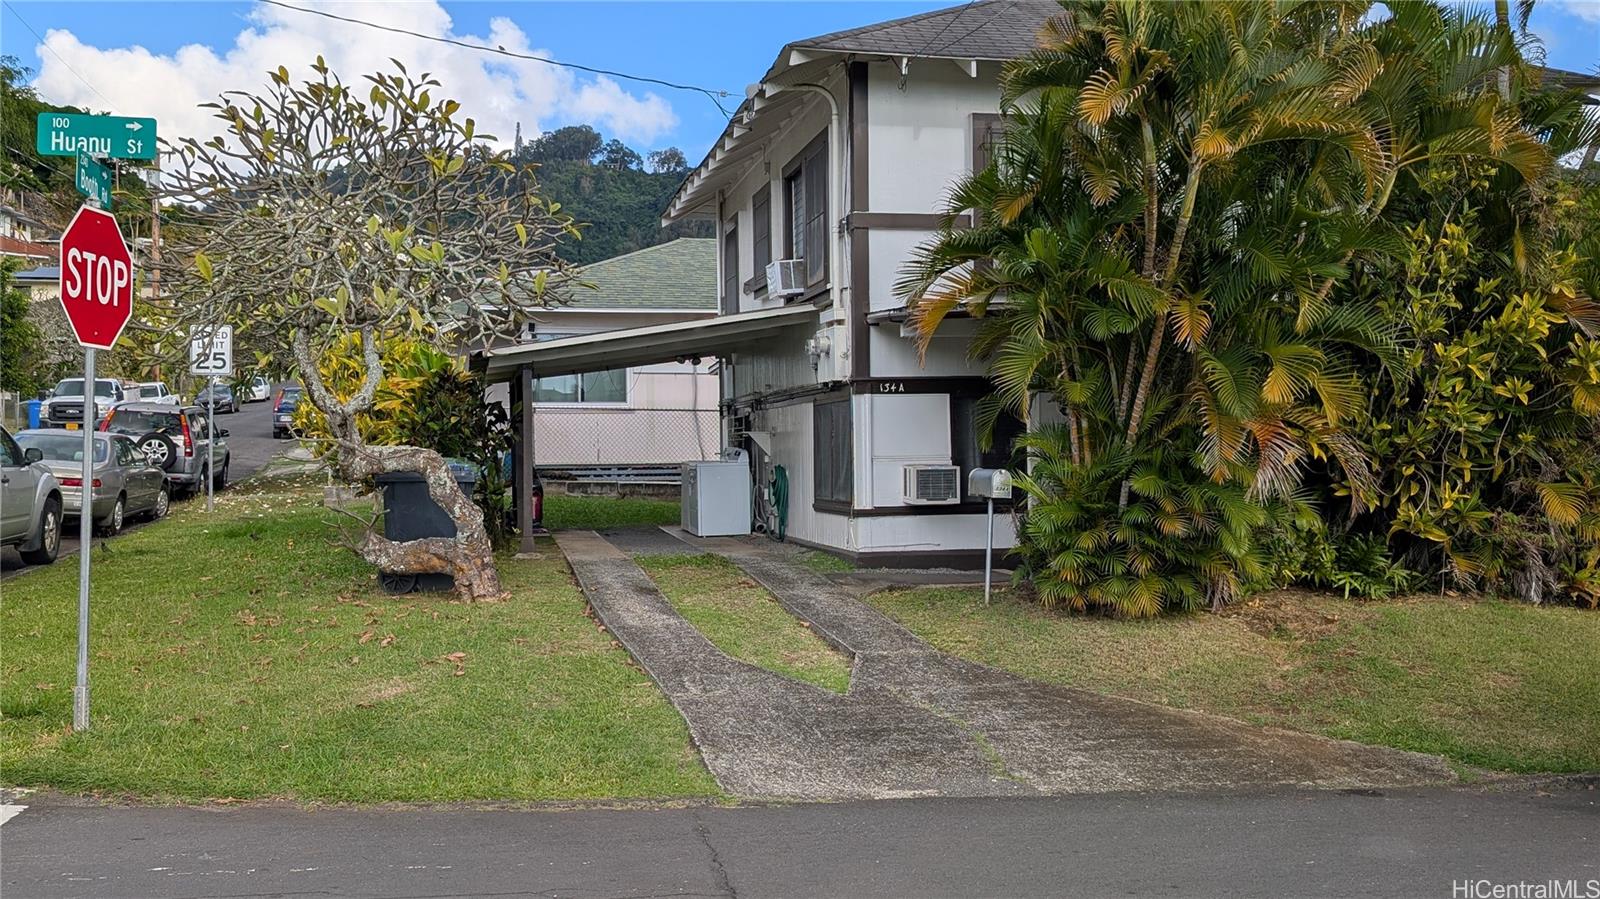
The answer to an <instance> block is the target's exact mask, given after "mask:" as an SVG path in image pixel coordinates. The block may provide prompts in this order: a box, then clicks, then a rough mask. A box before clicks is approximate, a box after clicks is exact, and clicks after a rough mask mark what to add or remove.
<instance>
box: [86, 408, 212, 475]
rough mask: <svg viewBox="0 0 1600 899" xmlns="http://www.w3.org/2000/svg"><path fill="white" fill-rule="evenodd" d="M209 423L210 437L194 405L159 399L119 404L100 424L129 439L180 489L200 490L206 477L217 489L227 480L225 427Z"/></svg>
mask: <svg viewBox="0 0 1600 899" xmlns="http://www.w3.org/2000/svg"><path fill="white" fill-rule="evenodd" d="M219 411H220V410H219ZM212 428H213V429H214V432H215V441H213V440H212V439H211V437H212V435H211V434H208V432H207V427H206V410H204V409H202V408H200V407H199V406H181V407H178V406H165V405H161V404H158V403H123V404H122V405H120V406H117V407H116V408H114V409H112V410H111V414H110V415H108V416H106V420H105V421H104V422H101V424H100V430H102V431H109V432H111V433H113V434H126V435H127V436H129V437H131V438H133V443H134V446H135V448H137V449H138V451H139V452H140V453H143V454H144V456H145V458H147V459H149V460H150V464H152V465H154V466H155V467H157V468H159V469H161V470H162V471H164V472H166V473H167V480H168V481H170V482H171V484H172V488H173V489H174V490H177V491H180V492H182V493H193V492H196V491H199V490H203V489H204V488H205V486H206V478H207V477H208V476H209V477H210V478H211V482H212V485H213V486H214V487H216V489H218V490H221V489H222V488H224V487H226V486H227V485H228V461H229V453H228V441H227V437H228V429H227V428H217V427H216V426H215V425H212ZM212 460H214V461H212Z"/></svg>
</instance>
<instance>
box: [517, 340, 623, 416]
mask: <svg viewBox="0 0 1600 899" xmlns="http://www.w3.org/2000/svg"><path fill="white" fill-rule="evenodd" d="M532 336H533V339H534V341H536V342H538V341H545V340H561V339H564V338H567V337H582V336H583V333H582V332H577V331H537V330H536V331H534V333H533V335H532ZM604 371H608V372H612V371H620V372H622V399H620V400H593V401H591V400H586V399H584V398H583V375H582V374H578V375H555V376H554V377H557V378H577V385H578V389H577V397H578V398H577V399H575V400H572V401H570V402H569V401H567V400H540V399H535V400H533V407H534V408H535V409H540V408H546V409H576V408H590V409H631V408H633V369H632V368H607V369H604ZM584 374H597V372H584ZM543 380H545V379H544V378H537V377H536V378H534V379H533V395H534V396H535V397H537V396H538V395H539V382H540V381H543Z"/></svg>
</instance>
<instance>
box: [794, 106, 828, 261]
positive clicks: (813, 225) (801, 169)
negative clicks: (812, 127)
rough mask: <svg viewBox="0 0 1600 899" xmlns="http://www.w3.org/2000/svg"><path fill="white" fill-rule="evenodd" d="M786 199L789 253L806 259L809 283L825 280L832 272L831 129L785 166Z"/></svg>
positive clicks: (818, 136)
mask: <svg viewBox="0 0 1600 899" xmlns="http://www.w3.org/2000/svg"><path fill="white" fill-rule="evenodd" d="M783 203H784V223H785V225H786V226H787V233H786V234H785V235H784V250H785V255H786V256H787V257H788V258H790V259H800V260H804V262H805V273H806V286H808V287H810V286H814V285H817V284H821V283H822V282H823V280H824V279H825V278H826V277H827V272H828V142H827V132H823V133H822V134H819V135H817V139H816V140H814V141H812V142H811V144H810V145H809V146H807V147H806V148H805V149H804V150H802V151H801V152H800V155H798V156H796V157H795V158H794V160H793V161H792V162H790V163H789V165H788V167H786V168H785V169H784V173H783Z"/></svg>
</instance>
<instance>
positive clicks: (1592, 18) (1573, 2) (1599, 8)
mask: <svg viewBox="0 0 1600 899" xmlns="http://www.w3.org/2000/svg"><path fill="white" fill-rule="evenodd" d="M1557 5H1558V6H1559V7H1561V8H1562V9H1564V10H1566V11H1567V12H1569V13H1572V14H1573V15H1575V16H1577V17H1578V18H1580V19H1583V20H1584V21H1587V22H1596V23H1600V0H1560V2H1559V3H1558V4H1557Z"/></svg>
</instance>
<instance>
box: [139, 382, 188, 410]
mask: <svg viewBox="0 0 1600 899" xmlns="http://www.w3.org/2000/svg"><path fill="white" fill-rule="evenodd" d="M128 399H129V400H133V401H136V402H141V403H160V404H161V405H163V406H177V405H181V404H180V403H179V401H178V395H177V394H176V393H173V392H172V391H170V390H168V389H167V385H165V384H163V383H161V382H160V381H145V382H144V383H142V384H140V385H139V394H138V395H137V396H129V397H128Z"/></svg>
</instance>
